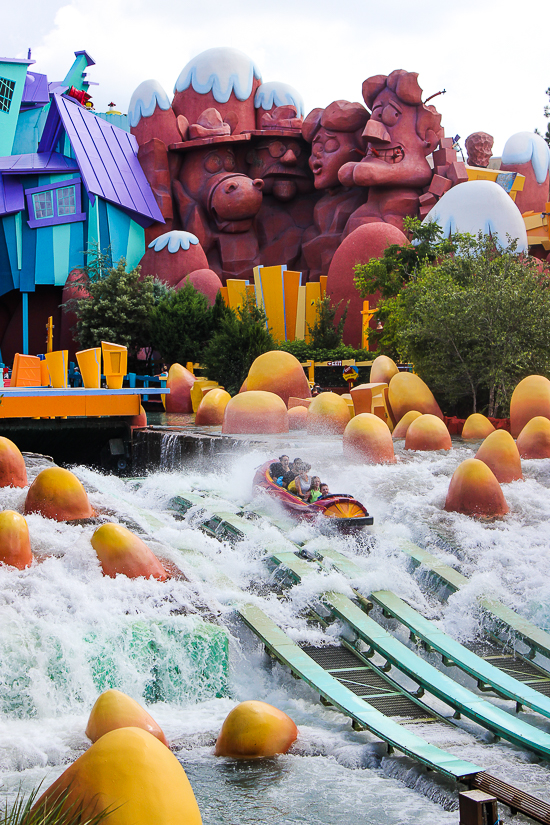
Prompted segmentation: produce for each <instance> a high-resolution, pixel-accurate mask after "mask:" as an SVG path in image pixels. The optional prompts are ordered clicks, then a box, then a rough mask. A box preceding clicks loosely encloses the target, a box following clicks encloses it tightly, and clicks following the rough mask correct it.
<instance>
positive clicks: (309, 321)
mask: <svg viewBox="0 0 550 825" xmlns="http://www.w3.org/2000/svg"><path fill="white" fill-rule="evenodd" d="M320 298H321V284H320V283H319V282H318V281H317V282H315V281H309V283H307V284H306V334H305V336H304V337H305V340H306V342H307V341H309V338H310V335H309V327H313V326H315V321H316V320H317V301H319V300H320Z"/></svg>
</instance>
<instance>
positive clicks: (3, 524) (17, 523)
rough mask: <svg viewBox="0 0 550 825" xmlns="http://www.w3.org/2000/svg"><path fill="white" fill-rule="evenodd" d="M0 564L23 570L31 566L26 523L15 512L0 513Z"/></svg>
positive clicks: (29, 543) (4, 511)
mask: <svg viewBox="0 0 550 825" xmlns="http://www.w3.org/2000/svg"><path fill="white" fill-rule="evenodd" d="M0 563H2V564H9V565H10V566H11V567H17V568H18V569H19V570H24V569H25V567H30V565H31V564H32V553H31V540H30V538H29V528H28V526H27V522H26V521H25V519H24V518H23V516H22V515H21V514H20V513H16V512H15V510H2V512H0Z"/></svg>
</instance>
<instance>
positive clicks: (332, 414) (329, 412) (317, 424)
mask: <svg viewBox="0 0 550 825" xmlns="http://www.w3.org/2000/svg"><path fill="white" fill-rule="evenodd" d="M349 421H350V411H349V406H348V404H347V402H346V400H345V398H342V396H341V395H338V394H337V393H335V392H321V393H319V395H316V396H315V398H314V399H313V401H312V402H311V404H310V405H309V407H308V411H307V431H308V433H310V434H311V435H326V434H327V433H330V434H332V435H335V434H341V433H343V432H344V430H345V429H346V427H347V425H348V424H349Z"/></svg>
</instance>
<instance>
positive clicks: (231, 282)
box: [227, 278, 246, 309]
mask: <svg viewBox="0 0 550 825" xmlns="http://www.w3.org/2000/svg"><path fill="white" fill-rule="evenodd" d="M227 295H228V298H229V306H230V307H231V309H237V308H238V307H242V305H243V304H244V302H245V300H246V281H238V280H236V279H233V278H228V279H227Z"/></svg>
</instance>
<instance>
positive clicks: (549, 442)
mask: <svg viewBox="0 0 550 825" xmlns="http://www.w3.org/2000/svg"><path fill="white" fill-rule="evenodd" d="M516 445H517V448H518V452H519V454H520V456H521V458H550V421H549V420H548V418H545V417H544V416H543V415H536V416H535V417H534V418H532V419H531V420H530V421H528V422H527V424H526V425H525V427H524V428H523V430H522V431H521V432H520V434H519V435H518V440H517V442H516Z"/></svg>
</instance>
